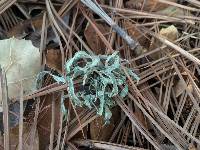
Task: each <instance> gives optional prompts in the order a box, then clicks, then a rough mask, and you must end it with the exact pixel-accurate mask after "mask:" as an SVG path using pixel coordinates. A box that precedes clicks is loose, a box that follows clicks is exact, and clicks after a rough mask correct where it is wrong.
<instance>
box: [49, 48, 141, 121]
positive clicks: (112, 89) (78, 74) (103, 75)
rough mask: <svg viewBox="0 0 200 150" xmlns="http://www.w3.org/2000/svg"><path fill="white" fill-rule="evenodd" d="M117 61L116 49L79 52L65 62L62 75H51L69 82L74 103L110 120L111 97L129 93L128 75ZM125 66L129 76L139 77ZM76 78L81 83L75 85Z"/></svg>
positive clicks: (136, 78)
mask: <svg viewBox="0 0 200 150" xmlns="http://www.w3.org/2000/svg"><path fill="white" fill-rule="evenodd" d="M120 63H121V59H120V57H119V55H118V52H114V53H113V54H112V55H89V54H87V53H86V52H85V51H79V52H77V53H76V54H75V55H74V57H73V58H71V59H70V60H68V61H67V62H66V65H65V69H66V77H65V78H64V77H58V76H55V75H52V76H53V78H54V79H55V80H56V81H57V82H62V83H67V84H68V88H67V91H68V94H69V98H70V100H72V102H73V104H74V105H75V106H80V107H83V106H87V107H88V108H90V109H91V108H96V109H97V113H98V114H99V115H103V116H104V119H105V120H106V121H109V119H110V118H111V116H112V113H111V111H110V108H111V107H113V106H114V105H115V102H114V100H113V99H112V97H114V96H116V95H118V94H119V96H121V97H125V96H126V95H127V94H128V85H127V83H126V79H127V78H126V75H125V73H124V71H123V70H122V69H121V64H120ZM126 69H127V73H128V74H129V75H130V76H131V77H132V78H134V79H135V80H137V81H138V80H139V77H138V76H137V75H136V74H135V73H134V72H133V71H132V70H131V69H129V68H126ZM78 79H81V81H82V83H81V84H80V85H79V86H78V87H76V88H75V86H74V81H76V80H78ZM121 87H122V90H121ZM62 109H64V108H63V107H62ZM63 111H64V110H63Z"/></svg>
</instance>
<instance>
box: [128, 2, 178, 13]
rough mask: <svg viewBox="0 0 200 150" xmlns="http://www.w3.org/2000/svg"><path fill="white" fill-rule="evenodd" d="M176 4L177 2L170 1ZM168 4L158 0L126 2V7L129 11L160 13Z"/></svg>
mask: <svg viewBox="0 0 200 150" xmlns="http://www.w3.org/2000/svg"><path fill="white" fill-rule="evenodd" d="M168 1H171V2H176V0H168ZM168 6H169V5H168V4H164V3H160V2H159V1H158V0H145V1H144V0H129V1H127V2H126V7H127V8H129V9H142V8H143V10H146V11H159V10H162V9H164V8H166V7H168Z"/></svg>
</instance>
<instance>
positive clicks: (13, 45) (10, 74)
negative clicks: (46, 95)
mask: <svg viewBox="0 0 200 150" xmlns="http://www.w3.org/2000/svg"><path fill="white" fill-rule="evenodd" d="M0 65H1V66H2V67H4V68H5V70H6V76H7V80H8V96H9V98H15V97H18V96H19V93H20V88H19V87H20V82H21V81H22V84H23V89H24V94H28V93H30V92H33V91H34V90H35V89H36V85H35V81H36V76H37V74H38V73H39V71H40V53H39V49H38V48H36V47H34V46H33V45H32V43H31V41H26V40H18V39H15V38H11V39H6V40H1V41H0Z"/></svg>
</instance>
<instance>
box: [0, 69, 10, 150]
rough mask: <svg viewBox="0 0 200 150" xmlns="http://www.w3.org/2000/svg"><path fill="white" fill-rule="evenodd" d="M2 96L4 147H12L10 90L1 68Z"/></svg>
mask: <svg viewBox="0 0 200 150" xmlns="http://www.w3.org/2000/svg"><path fill="white" fill-rule="evenodd" d="M0 85H1V89H0V96H1V97H0V98H1V102H2V103H3V126H4V149H6V150H9V149H10V134H9V133H10V132H9V108H8V91H7V79H6V74H5V71H4V70H3V69H2V68H0Z"/></svg>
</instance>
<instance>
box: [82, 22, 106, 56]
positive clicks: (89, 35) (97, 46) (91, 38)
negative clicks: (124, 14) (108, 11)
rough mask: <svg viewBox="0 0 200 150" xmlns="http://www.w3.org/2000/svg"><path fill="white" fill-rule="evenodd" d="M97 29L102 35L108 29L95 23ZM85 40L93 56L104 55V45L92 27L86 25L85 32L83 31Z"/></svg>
mask: <svg viewBox="0 0 200 150" xmlns="http://www.w3.org/2000/svg"><path fill="white" fill-rule="evenodd" d="M95 25H96V26H97V28H98V29H99V30H100V31H101V32H102V34H105V33H108V32H109V28H108V26H106V25H103V24H98V23H95ZM84 35H85V38H86V40H87V43H88V44H89V46H90V47H91V49H92V50H93V51H94V53H95V54H97V55H98V54H104V53H105V49H106V45H105V44H104V43H103V41H102V40H101V38H100V37H99V36H98V35H97V34H96V31H95V30H94V28H93V27H92V25H91V24H88V25H87V27H86V29H85V31H84Z"/></svg>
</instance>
